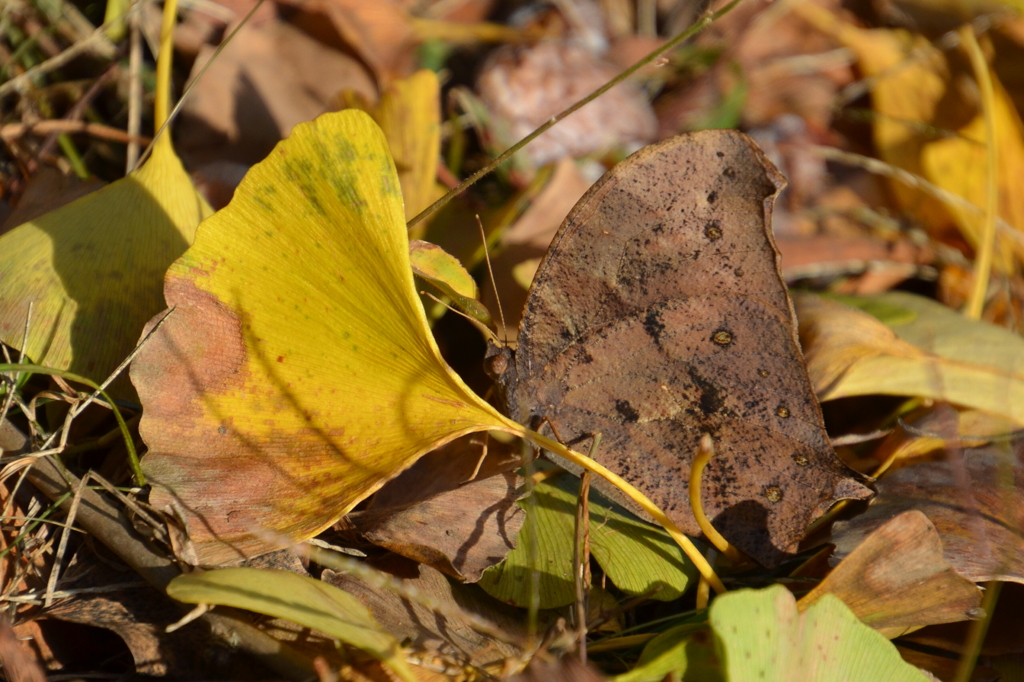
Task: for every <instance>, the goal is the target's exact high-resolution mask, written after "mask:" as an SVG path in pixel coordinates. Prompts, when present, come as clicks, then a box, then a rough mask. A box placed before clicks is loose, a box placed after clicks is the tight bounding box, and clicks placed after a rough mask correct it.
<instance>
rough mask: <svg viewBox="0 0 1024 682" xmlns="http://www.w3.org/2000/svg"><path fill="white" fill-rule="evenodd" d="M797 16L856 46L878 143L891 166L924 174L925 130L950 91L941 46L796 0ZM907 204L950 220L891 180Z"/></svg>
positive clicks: (923, 217)
mask: <svg viewBox="0 0 1024 682" xmlns="http://www.w3.org/2000/svg"><path fill="white" fill-rule="evenodd" d="M791 6H792V7H793V10H794V12H795V13H796V14H798V15H799V16H800V17H802V18H803V19H805V20H806V21H808V22H809V23H810V24H812V25H813V26H814V27H815V28H817V29H818V30H820V31H823V32H825V33H828V34H830V35H833V36H835V38H836V39H837V40H838V41H839V42H840V43H842V44H843V45H844V46H846V47H847V48H848V49H850V50H852V51H853V53H854V55H855V57H856V60H857V67H858V68H859V69H860V72H861V74H862V75H863V76H865V77H866V78H867V83H868V84H869V85H870V88H871V106H872V109H874V111H875V113H876V115H875V117H874V118H873V119H872V129H873V133H874V139H875V147H876V148H877V149H878V155H879V157H880V158H881V159H882V160H883V161H885V162H886V163H889V164H891V165H893V166H896V167H898V168H902V169H903V170H906V171H909V172H911V173H914V174H916V175H922V174H923V173H922V168H921V150H922V149H923V148H924V145H925V144H926V143H927V142H929V141H930V140H931V139H932V138H931V137H929V136H927V135H926V134H925V133H924V132H923V131H924V130H926V129H928V128H930V127H932V126H936V125H941V123H940V122H939V121H938V120H937V119H938V118H939V117H940V115H941V111H940V107H939V103H940V101H941V100H942V98H943V96H944V95H945V93H946V89H947V85H948V82H949V67H948V65H947V62H946V58H945V56H944V55H943V54H942V51H941V50H939V48H937V47H935V46H934V45H932V44H931V43H930V42H929V41H928V39H927V38H926V37H924V36H921V35H915V34H913V33H911V32H909V31H904V30H899V29H895V30H890V29H861V28H858V27H856V26H854V25H852V24H848V23H846V22H843V21H841V20H840V19H839V18H838V17H836V16H835V15H834V14H832V13H831V12H830V11H828V10H827V9H825V8H823V7H822V6H820V5H818V4H816V3H810V2H805V3H793V4H792V5H791ZM890 187H891V189H892V192H893V194H894V195H895V197H896V199H897V200H898V201H899V202H900V204H901V205H902V206H903V208H905V209H907V210H909V211H912V212H914V213H915V215H917V217H918V219H919V220H920V221H921V222H922V223H924V224H925V225H928V226H930V227H935V228H937V227H941V226H943V225H946V224H949V222H950V215H949V212H948V211H947V210H946V209H945V207H944V206H943V205H942V204H941V203H939V202H938V201H936V200H935V199H932V198H930V197H928V196H927V195H926V194H924V193H923V192H921V191H920V190H918V189H915V188H911V187H907V186H906V185H905V184H903V183H901V182H897V181H895V180H894V181H892V182H891V183H890Z"/></svg>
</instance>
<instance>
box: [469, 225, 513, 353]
mask: <svg viewBox="0 0 1024 682" xmlns="http://www.w3.org/2000/svg"><path fill="white" fill-rule="evenodd" d="M476 224H477V227H479V228H480V241H481V242H483V245H484V260H485V261H486V262H487V274H488V275H490V277H491V287H492V288H493V289H494V301H495V302H496V303H497V304H498V318H499V319H500V320H501V334H502V336H504V337H505V338H504V339H502V345H505V346H507V345H508V327H506V326H505V311H503V310H502V309H501V295H499V294H498V283H497V281H496V280H495V279H494V268H493V267H491V253H490V249H488V248H487V233H486V232H484V223H483V221H482V220H480V215H479V214H477V216H476ZM495 340H497V336H496V335H495Z"/></svg>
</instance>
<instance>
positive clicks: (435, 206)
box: [406, 0, 741, 228]
mask: <svg viewBox="0 0 1024 682" xmlns="http://www.w3.org/2000/svg"><path fill="white" fill-rule="evenodd" d="M740 2H741V0H733V1H732V2H730V3H729V4H728V5H726V6H725V7H723V8H722V9H720V10H718V11H717V12H713V13H711V14H705V15H704V16H703V17H702V18H700V19H698V20H697V21H696V22H695V23H694V24H693V26H691V27H690V28H688V29H687V30H685V31H683V32H682V33H680V34H679V35H677V36H676V37H674V38H672V39H671V40H669V41H668V42H667V43H665V44H664V45H662V46H661V47H659V48H658V49H656V50H654V51H653V52H651V53H650V54H648V55H647V56H646V57H644V58H643V59H641V60H640V61H638V62H637V63H635V64H633V65H632V66H631V67H629V68H628V69H626V70H625V71H622V72H621V73H619V75H617V76H616V77H615V78H613V79H611V80H610V81H608V82H607V83H605V84H604V85H602V86H601V87H599V88H598V89H597V90H594V91H593V92H592V93H590V94H589V95H587V96H586V97H584V98H583V99H581V100H579V101H578V102H576V103H575V104H573V105H571V106H569V107H568V108H566V109H564V110H562V111H561V112H559V113H557V114H555V115H554V116H552V117H551V118H550V119H548V121H547V122H546V123H544V124H543V125H541V126H540V127H539V128H537V129H536V130H534V131H533V132H532V133H530V134H529V135H527V136H526V137H524V138H523V139H521V140H519V142H516V143H515V144H514V145H512V146H511V147H509V148H508V149H506V150H505V151H504V152H502V153H501V154H499V155H498V156H497V157H496V158H495V159H493V160H492V161H491V162H490V163H488V164H487V165H486V166H484V167H483V168H481V169H480V170H478V171H477V172H476V173H473V174H472V175H470V176H469V177H468V178H466V179H465V180H463V181H462V182H461V183H460V184H459V186H458V187H456V188H455V189H453V190H451V191H450V192H448V193H447V194H445V195H444V196H443V197H441V198H440V199H438V200H437V201H435V202H434V203H432V204H431V205H430V206H428V207H427V208H425V209H423V210H422V211H421V212H420V213H419V214H418V215H416V216H413V218H412V220H410V221H409V222H408V223H407V224H406V227H408V228H412V227H413V226H415V225H416V224H417V223H419V222H420V221H422V220H423V219H424V218H426V217H427V216H428V215H431V214H432V213H435V212H436V211H438V210H440V209H441V207H443V206H444V205H445V204H447V203H448V202H449V201H451V200H452V199H454V198H455V197H457V196H458V195H460V194H462V193H463V192H465V191H466V190H467V189H469V188H470V187H472V186H473V185H474V184H476V182H477V181H478V180H479V179H480V178H482V177H484V176H485V175H487V174H488V173H490V172H491V171H493V170H494V169H495V168H497V167H498V166H500V165H501V164H503V163H505V162H506V161H508V160H509V159H510V158H512V156H513V155H514V154H515V153H516V152H518V151H519V150H520V149H522V148H523V147H525V146H526V145H528V144H530V143H531V142H533V141H534V140H535V139H536V138H538V137H539V136H541V135H543V134H544V133H545V132H547V131H548V129H550V128H551V127H552V126H554V125H555V124H556V123H558V122H559V121H561V120H562V119H564V118H566V117H567V116H571V115H572V114H574V113H576V112H577V111H579V110H580V109H582V108H583V107H585V106H586V105H588V104H590V103H591V102H593V101H594V100H595V99H597V98H598V97H600V96H601V95H603V94H604V93H606V92H608V91H609V90H611V89H612V88H614V87H615V86H616V85H618V84H619V83H621V82H622V81H624V80H626V79H627V78H629V77H630V76H632V75H633V74H634V73H636V72H637V71H639V70H640V69H642V68H643V67H645V66H647V65H648V64H650V63H652V62H654V61H655V60H656V59H658V58H659V57H661V56H662V55H663V54H665V53H667V52H669V51H671V50H673V49H675V48H676V47H678V46H679V45H681V44H682V43H683V42H684V41H686V40H688V39H689V38H692V37H693V36H695V35H697V34H698V33H700V32H701V31H703V30H704V29H706V28H707V27H708V26H710V25H711V24H712V22H714V21H716V20H717V19H718V18H720V17H722V16H724V15H726V14H728V13H729V12H731V11H732V9H733V8H734V7H736V5H738V4H739V3H740Z"/></svg>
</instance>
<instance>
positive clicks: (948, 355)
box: [19, 3, 1019, 679]
mask: <svg viewBox="0 0 1024 682" xmlns="http://www.w3.org/2000/svg"><path fill="white" fill-rule="evenodd" d="M756 4H757V3H748V5H749V6H751V7H753V6H755V5H756ZM824 4H826V5H828V6H829V7H830V9H832V10H834V7H833V6H831V5H829V4H828V3H824ZM750 16H754V17H757V16H758V14H757V13H756V12H751V15H750ZM785 16H786V13H785V12H782V11H777V12H776V13H775V14H774V15H773V16H772V17H771V19H772V21H767V20H764V19H761V20H758V21H756V22H754V25H755V26H756V28H758V29H759V30H761V31H765V30H766V29H767V32H768V33H769V34H771V35H774V36H776V37H777V36H779V35H780V34H779V33H778V31H773V30H772V29H773V28H775V27H781V28H782V29H786V28H788V27H789V26H790V25H789V24H787V23H786V22H784V21H782V22H780V17H785ZM300 23H301V22H300ZM311 25H312V22H309V21H307V22H306V26H307V27H309V26H311ZM737 25H738V26H740V28H737V29H735V30H736V31H737V33H738V34H739V35H740V36H748V35H750V34H751V33H752V31H751V30H750V29H749V27H748V26H747V25H745V24H744V23H743V22H741V21H737ZM794 33H795V34H797V35H798V34H799V31H794ZM748 40H749V38H748ZM762 40H763V39H762ZM824 44H825V43H822V45H824ZM367 49H373V48H372V47H370V48H367ZM815 49H817V50H821V49H822V48H821V47H818V48H815ZM744 50H745V51H744ZM738 52H741V53H742V54H748V53H749V54H758V46H757V45H756V44H753V45H750V46H748V47H746V48H743V50H740V49H739V48H738ZM836 56H837V57H839V56H841V55H839V54H838V53H837V54H836ZM911 56H912V55H911ZM997 56H998V52H997ZM399 61H401V60H399ZM778 61H779V62H780V63H778V64H775V63H770V62H769V63H768V64H767V68H765V69H763V70H764V71H765V72H768V73H770V74H772V75H773V76H777V74H780V73H784V72H786V69H788V68H790V66H791V64H790V63H789V62H786V61H785V59H779V60H778ZM909 61H910V62H911V63H913V62H912V60H909ZM756 62H757V60H756V59H755V60H751V61H750V62H749V64H748V65H747V66H744V67H743V68H744V69H745V70H748V69H750V68H751V64H754V65H756ZM381 63H383V62H381ZM392 63H398V62H392ZM795 64H797V61H795V60H794V61H792V65H795ZM996 66H997V68H998V65H996ZM381 73H383V71H381ZM730 73H731V72H730V71H729V69H726V68H719V69H717V70H716V78H718V79H720V82H721V83H723V84H724V85H725V87H726V89H728V87H731V86H730V84H729V78H730ZM400 75H408V74H400ZM834 76H835V74H833V75H832V76H831V77H833V78H834ZM758 78H760V76H759V77H758ZM845 78H848V76H842V77H841V78H839V79H838V82H841V83H842V84H844V85H845V84H846V83H847V82H848V81H847V80H844V79H845ZM880 80H881V79H880ZM1004 80H1005V79H1004ZM755 81H757V79H755V78H753V77H751V78H750V82H751V84H755ZM767 82H772V81H771V79H770V78H768V80H767ZM775 82H776V83H780V84H783V85H785V84H787V83H788V81H787V80H786V79H785V78H782V79H780V80H777V81H775ZM817 82H818V84H819V85H820V84H821V83H823V82H824V80H823V79H818V81H817ZM835 82H836V81H835V80H834V81H833V83H832V84H829V85H828V88H825V89H824V90H826V91H828V92H830V93H832V92H834V88H835ZM1006 82H1007V83H1009V82H1010V81H1008V80H1007V81H1006ZM676 85H678V84H676ZM794 87H796V86H794ZM816 87H817V86H816ZM944 87H945V86H944ZM829 88H832V89H829ZM683 89H685V87H684V88H683ZM734 90H735V92H739V90H738V89H734ZM783 90H784V89H780V88H775V92H778V93H782V92H783ZM798 90H799V88H797V91H798ZM766 91H767V92H769V93H771V92H772V88H770V87H769V88H767V89H765V88H762V92H766ZM1009 94H1010V95H1011V96H1016V95H1017V93H1015V92H1010V93H1009ZM945 96H946V97H947V98H948V97H949V96H950V95H949V92H948V91H945ZM748 97H751V96H749V95H748ZM829 97H831V95H829ZM781 99H782V100H783V101H785V98H784V97H782V98H781ZM828 99H829V98H828V97H823V98H822V100H821V101H828ZM723 102H724V100H723ZM768 103H769V104H770V101H769V102H768ZM875 104H876V106H877V102H876V103H875ZM830 106H831V105H829V107H824V108H821V107H819V108H818V109H814V112H816V113H814V115H813V116H812V114H811V113H810V110H808V111H805V112H803V113H804V115H805V116H808V117H810V118H813V117H814V116H817V117H820V118H821V121H822V123H821V125H822V126H825V127H827V126H828V125H829V118H828V117H829V116H830V113H823V112H830V111H831V109H830ZM765 110H770V107H767V108H765ZM722 111H723V112H724V111H726V109H725V108H723V109H722ZM749 112H750V110H749V109H748V113H746V114H745V115H746V116H748V117H750V116H754V113H749ZM311 115H312V114H310V116H311ZM884 119H885V117H884V116H881V117H878V118H877V119H875V125H876V126H877V125H878V121H881V120H884ZM750 120H754V119H753V118H751V119H750ZM815 120H817V119H815ZM921 120H924V119H921ZM975 120H977V119H975ZM904 127H906V126H904ZM949 128H950V130H951V131H956V130H962V131H963V130H964V128H963V126H962V125H952V124H950V125H949ZM676 130H678V128H677V129H676ZM284 132H286V131H281V132H279V133H276V134H277V135H278V136H280V135H281V134H283V133H284ZM672 132H675V130H673V131H672ZM969 133H970V131H969V130H966V131H965V134H967V135H968V137H970V135H969ZM975 139H976V140H978V139H982V138H980V137H975ZM271 141H272V140H271ZM947 141H956V142H963V140H947ZM879 146H880V147H881V145H879ZM978 149H979V146H978V145H977V144H974V143H964V144H963V149H962V150H958V151H957V153H958V154H962V155H963V156H964V158H966V157H968V156H970V155H972V154H974V155H976V154H977V152H978ZM958 158H959V157H958ZM787 172H792V171H790V170H787ZM926 175H927V174H926ZM954 179H956V178H954ZM513 182H515V180H514V179H513ZM939 184H940V185H943V183H942V182H940V183H939ZM811 194H812V198H811V200H810V204H809V205H811V206H813V205H814V204H813V202H814V201H815V200H816V199H815V198H814V197H813V192H812V193H811ZM976 203H977V201H976ZM907 209H908V211H910V212H911V213H914V212H916V211H918V206H917V205H913V206H910V205H908V206H907ZM947 210H948V209H947ZM435 220H437V219H436V218H435ZM556 220H557V219H556ZM947 220H948V218H947ZM485 224H486V221H485ZM800 225H801V227H800V229H802V230H803V229H807V225H808V223H807V222H803V223H800ZM926 225H929V224H928V223H926ZM442 227H443V228H444V227H447V226H444V225H442ZM815 229H817V228H816V227H815ZM474 234H475V232H474ZM933 234H938V233H937V232H933ZM876 237H877V234H873V236H872V237H871V238H872V239H874V238H876ZM542 248H543V247H542ZM941 267H946V266H941ZM830 276H831V277H833V278H838V280H833V281H834V283H835V284H842V281H841V280H842V278H843V277H844V276H845V275H844V274H843V273H841V272H840V273H839V274H838V275H836V274H832V275H830ZM911 276H912V277H913V276H915V273H914V272H911ZM896 281H898V280H896ZM896 307H897V308H898V309H903V310H904V318H906V314H905V309H906V308H908V307H913V306H896ZM873 312H875V313H877V307H876V308H875V309H874V310H873ZM846 314H849V313H846ZM922 315H923V317H925V318H929V316H930V315H931V313H928V312H925V313H923V314H922ZM879 316H880V317H882V318H883V321H884V322H887V323H892V322H893V320H892V319H885V316H884V315H882V314H879ZM836 319H837V320H838V319H841V318H836ZM957 321H960V322H961V323H962V318H960V317H959V316H956V315H955V314H954V313H949V317H948V320H946V322H944V323H943V324H938V323H936V324H933V325H932V326H931V327H929V326H927V325H925V326H922V327H920V328H919V331H920V332H921V334H919V335H918V336H917V337H915V338H909V337H904V336H903V335H902V334H901V332H900V324H896V323H892V324H891V325H890V327H891V330H892V331H894V332H895V334H896V337H897V338H899V339H902V340H904V341H906V342H908V343H909V344H910V345H911V346H914V347H915V348H917V350H918V351H924V353H925V354H926V355H930V356H939V357H938V359H936V358H934V357H929V362H931V363H932V366H930V368H929V370H928V371H929V372H931V374H930V376H931V378H932V379H933V380H932V382H931V387H932V388H933V389H934V387H935V386H936V385H938V386H940V387H941V388H940V389H939V390H938V392H937V395H934V396H933V395H932V394H929V393H928V392H927V391H928V385H929V384H928V381H927V380H920V381H917V382H916V383H915V382H914V381H908V380H906V379H905V378H904V379H903V381H902V382H901V380H900V378H898V377H896V376H895V375H897V374H899V373H900V372H901V371H902V370H900V371H896V370H893V371H890V372H888V373H887V376H888V377H889V378H890V379H892V383H894V384H898V385H900V386H899V387H898V389H897V391H896V394H897V395H906V396H919V397H924V398H930V397H938V398H941V399H947V400H953V402H956V403H958V404H959V405H964V404H967V405H974V406H975V407H980V406H984V407H987V408H992V407H993V404H994V403H997V402H999V397H1000V396H1002V397H1003V398H1004V400H1003V401H1002V402H1003V403H1004V405H1003V406H1002V407H1001V408H1000V409H1001V410H1002V412H1001V413H1004V414H1005V416H1007V417H1010V416H1016V414H1015V413H1013V411H1012V408H1010V407H1007V405H1008V404H1010V403H1011V401H1010V400H1006V399H1005V398H1006V396H1007V394H1006V391H1005V390H1003V388H996V389H995V390H994V392H993V396H994V397H990V398H989V399H988V400H987V402H986V401H985V399H984V398H983V397H982V396H981V394H982V391H978V390H973V391H972V390H971V389H970V388H969V387H968V388H967V389H964V391H962V393H966V394H967V395H968V396H969V397H970V399H969V400H967V401H966V402H961V401H963V400H964V398H963V397H962V395H961V393H955V394H954V396H950V395H948V393H949V392H950V390H949V389H948V386H947V385H946V383H945V374H943V373H944V372H952V371H953V370H951V369H949V368H947V367H945V366H944V365H946V364H950V363H951V362H952V363H953V364H956V363H961V364H963V365H965V366H966V367H967V369H966V370H964V371H968V372H969V371H974V369H972V368H974V366H975V365H982V366H985V367H988V366H996V371H999V372H1005V371H1007V370H1006V367H1007V366H1009V365H1007V364H1006V362H1003V361H1002V360H999V361H993V360H992V357H997V358H1001V357H1003V355H1001V354H999V353H995V354H989V353H980V352H976V353H973V354H972V353H970V352H969V349H970V345H971V344H972V343H974V341H975V338H976V337H973V336H972V335H973V334H979V333H980V334H981V338H988V337H987V336H986V333H982V332H978V330H977V329H976V328H974V327H973V326H971V325H966V327H967V328H966V329H965V330H964V333H963V338H962V339H961V340H959V341H956V342H955V343H954V344H951V346H960V347H961V348H963V349H964V352H963V353H962V354H960V355H957V354H956V352H953V351H950V352H946V351H945V350H943V351H941V352H940V350H938V347H936V346H934V345H933V341H934V339H935V338H938V337H944V336H945V335H947V334H951V333H953V332H954V331H955V329H956V327H957V324H956V323H957ZM830 324H832V323H830ZM903 324H904V325H906V324H907V321H906V319H904V321H903ZM135 338H137V334H136V336H135ZM19 342H20V341H19ZM986 343H987V342H986ZM949 347H950V346H946V347H945V348H949ZM1008 347H1011V348H1012V343H1010V344H1009V346H1008ZM954 351H955V349H954ZM990 355H991V357H990ZM1010 364H1012V362H1011V363H1010ZM840 366H841V365H840ZM935 366H938V368H939V369H935ZM833 369H834V367H833ZM846 371H853V370H846ZM936 374H938V375H939V376H940V377H941V379H940V380H939V381H935V380H934V376H935V375H936ZM844 376H845V374H844ZM879 378H885V377H879ZM1011 383H1012V381H1011ZM964 385H966V382H965V383H964ZM922 386H924V388H922ZM864 390H865V392H866V395H876V393H872V392H871V390H870V389H869V388H865V389H864ZM904 391H905V392H904ZM972 401H973V402H972ZM978 401H982V402H983V405H977V404H976V403H977V402H978ZM997 407H999V406H997ZM961 414H966V413H964V412H962V413H961ZM1018 421H1019V420H1018ZM993 428H994V427H993ZM994 430H995V431H998V430H999V429H998V428H994ZM926 435H931V434H926ZM984 435H993V431H992V430H989V431H986V432H985V434H984ZM995 435H998V434H995ZM917 440H918V441H923V440H925V438H923V437H919V438H918V439H917ZM944 440H945V442H946V443H947V444H948V443H949V442H950V438H949V437H946V438H945V439H944ZM972 445H973V443H972ZM922 447H923V446H922ZM925 464H928V463H925ZM914 466H917V464H913V465H911V466H908V467H904V469H903V470H911V469H912V468H913V467H914ZM901 471H902V470H900V471H894V473H892V474H890V476H896V475H898V474H899V473H900V472H901ZM887 478H888V476H887V477H886V478H883V479H882V481H881V483H883V484H884V482H885V480H887ZM505 487H506V489H507V488H508V486H505ZM955 487H956V486H955V485H953V486H946V488H944V492H943V493H942V494H944V495H955V494H957V492H956V490H955ZM430 502H431V500H428V501H427V504H429V503H430ZM370 509H372V505H371V507H370ZM567 511H568V510H567ZM428 513H429V512H428ZM869 513H870V512H869ZM926 513H927V512H926ZM592 516H593V514H592ZM1012 523H1015V522H1011V521H1007V524H1009V525H1010V526H1012ZM935 525H939V524H938V523H936V524H935ZM1016 527H1018V528H1019V525H1018V526H1016ZM869 537H871V536H869ZM274 541H276V540H274ZM271 544H273V542H271ZM840 565H842V564H840ZM419 570H420V571H421V572H422V571H428V570H430V569H428V568H427V567H426V566H421V568H420V569H419ZM839 577H840V574H836V578H837V579H838V578H839ZM743 579H744V577H743V575H742V574H741V575H740V580H741V581H742V580H743ZM826 582H827V581H826ZM441 583H444V584H448V585H449V586H450V587H457V586H454V585H451V584H450V583H447V582H446V581H445V579H444V578H443V577H440V583H438V585H441ZM376 592H377V590H376V588H372V589H371V590H369V592H368V593H370V594H374V593H376ZM595 598H596V597H595ZM485 599H486V598H485ZM490 603H491V604H492V605H493V602H490ZM398 608H399V610H400V609H401V607H400V606H399V607H398ZM479 608H481V609H484V610H486V608H487V607H484V606H480V607H479ZM514 613H516V612H514V611H512V612H511V614H514ZM638 613H639V612H638ZM431 614H432V612H431V610H430V609H429V608H428V609H423V610H421V611H420V612H419V615H418V618H419V619H420V620H422V621H424V622H426V621H430V620H433V619H434V616H433V615H431ZM510 618H511V619H512V620H515V616H514V615H510ZM378 619H379V620H380V621H381V622H382V623H383V622H384V620H383V619H381V618H378ZM681 627H684V626H681ZM542 629H543V628H542ZM439 638H440V639H442V640H443V639H444V633H441V634H440V635H439ZM486 641H487V640H486V638H484V639H483V640H481V643H482V647H483V648H486V647H487V644H486ZM710 641H711V640H707V641H706V642H705V643H704V644H705V647H704V649H703V650H702V651H703V653H701V654H698V653H695V652H693V651H691V652H689V653H690V654H691V656H690V658H689V660H690V661H691V662H693V661H696V660H702V661H704V662H705V664H706V665H707V666H708V669H709V670H714V665H715V664H714V661H715V656H716V655H717V653H716V651H715V650H714V649H713V648H712V647H711V646H710ZM687 646H693V644H692V643H691V644H688V645H687ZM513 655H515V653H514V652H513V651H511V650H509V651H508V652H506V653H505V654H504V656H506V657H507V656H513ZM700 656H704V658H703V659H701V658H700ZM641 660H643V659H641ZM602 663H603V664H605V665H607V664H608V663H607V661H603V662H602ZM640 669H641V668H638V670H640ZM693 670H694V669H693V667H692V666H691V672H693ZM638 679H639V678H638ZM658 679H660V678H658ZM685 679H690V676H689V675H688V676H687V677H686V678H685Z"/></svg>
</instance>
